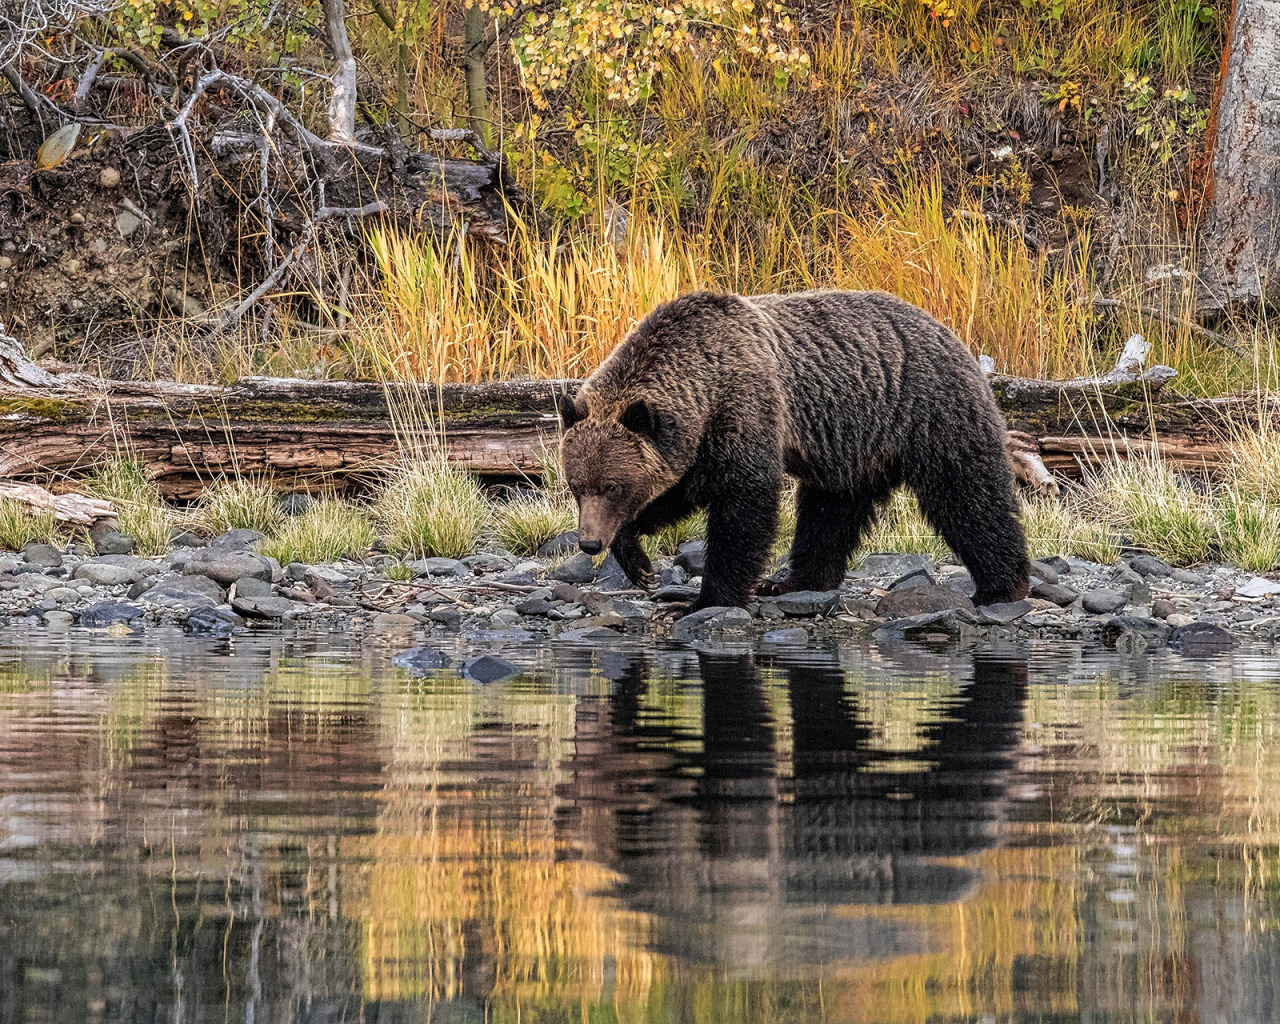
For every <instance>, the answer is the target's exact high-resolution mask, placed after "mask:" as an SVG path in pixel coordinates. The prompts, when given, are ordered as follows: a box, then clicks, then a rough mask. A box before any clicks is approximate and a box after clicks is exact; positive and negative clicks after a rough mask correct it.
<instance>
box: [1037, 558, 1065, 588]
mask: <svg viewBox="0 0 1280 1024" xmlns="http://www.w3.org/2000/svg"><path fill="white" fill-rule="evenodd" d="M1031 564H1032V565H1033V566H1034V565H1037V564H1039V565H1047V566H1048V567H1049V568H1050V569H1052V570H1053V571H1054V572H1056V573H1057V574H1058V575H1059V576H1067V575H1069V574H1070V573H1071V563H1070V562H1068V561H1067V560H1066V559H1065V558H1063V557H1062V556H1061V555H1050V556H1049V557H1048V558H1039V559H1036V561H1035V562H1032V563H1031ZM1040 578H1041V579H1044V577H1043V576H1041V577H1040ZM1045 582H1046V583H1048V582H1049V581H1048V580H1045ZM1054 582H1057V581H1056V580H1055V581H1054Z"/></svg>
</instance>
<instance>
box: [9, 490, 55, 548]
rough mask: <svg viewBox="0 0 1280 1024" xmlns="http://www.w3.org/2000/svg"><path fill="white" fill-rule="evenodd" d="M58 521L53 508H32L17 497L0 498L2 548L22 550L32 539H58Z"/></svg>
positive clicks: (49, 540) (44, 541) (45, 540)
mask: <svg viewBox="0 0 1280 1024" xmlns="http://www.w3.org/2000/svg"><path fill="white" fill-rule="evenodd" d="M57 532H58V521H57V519H55V518H54V515H53V510H52V509H43V508H41V509H36V508H32V507H31V506H30V505H28V504H26V503H25V502H22V501H18V499H17V498H0V550H3V551H21V550H22V549H23V547H24V546H25V545H27V544H30V543H31V542H32V541H40V542H42V543H50V542H52V541H54V540H56V539H57Z"/></svg>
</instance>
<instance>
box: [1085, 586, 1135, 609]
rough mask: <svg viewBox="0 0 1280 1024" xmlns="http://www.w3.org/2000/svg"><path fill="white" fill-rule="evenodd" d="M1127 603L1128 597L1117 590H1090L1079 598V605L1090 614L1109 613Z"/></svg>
mask: <svg viewBox="0 0 1280 1024" xmlns="http://www.w3.org/2000/svg"><path fill="white" fill-rule="evenodd" d="M1126 604H1128V598H1126V597H1125V596H1124V594H1122V593H1120V591H1118V590H1107V589H1101V590H1091V591H1089V593H1087V594H1085V595H1084V597H1082V598H1081V599H1080V606H1081V607H1082V608H1084V610H1085V611H1087V612H1088V613H1089V614H1090V615H1110V614H1112V613H1113V612H1118V611H1119V610H1120V609H1121V608H1123V607H1124V606H1125V605H1126Z"/></svg>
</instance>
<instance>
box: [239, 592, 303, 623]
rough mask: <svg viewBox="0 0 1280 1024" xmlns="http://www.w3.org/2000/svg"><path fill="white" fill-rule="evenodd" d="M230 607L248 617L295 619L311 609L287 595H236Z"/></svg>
mask: <svg viewBox="0 0 1280 1024" xmlns="http://www.w3.org/2000/svg"><path fill="white" fill-rule="evenodd" d="M231 607H232V608H234V609H235V610H236V611H237V612H239V613H240V614H241V615H243V616H244V617H245V618H249V619H297V618H301V617H303V616H304V615H307V614H308V613H309V612H310V610H311V606H310V605H305V604H303V603H302V602H301V601H290V600H289V599H288V598H287V597H236V598H235V599H233V600H232V602H231Z"/></svg>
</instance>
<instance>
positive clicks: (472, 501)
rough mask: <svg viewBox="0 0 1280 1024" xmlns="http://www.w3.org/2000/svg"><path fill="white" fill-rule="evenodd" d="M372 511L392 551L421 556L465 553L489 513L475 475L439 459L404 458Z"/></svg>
mask: <svg viewBox="0 0 1280 1024" xmlns="http://www.w3.org/2000/svg"><path fill="white" fill-rule="evenodd" d="M376 512H377V516H378V520H379V522H380V523H381V525H382V527H383V530H384V531H385V536H386V539H387V544H388V546H390V548H391V549H392V550H393V551H395V552H397V553H399V554H403V555H411V556H414V557H426V558H433V557H443V558H461V557H463V556H464V555H468V554H470V553H471V552H472V551H474V550H475V547H476V544H477V543H479V541H480V536H481V534H482V533H483V532H484V530H485V528H486V527H487V526H488V525H489V514H490V510H489V503H488V502H487V501H486V500H485V497H484V493H483V492H482V491H481V490H480V485H479V484H478V483H476V481H475V478H474V477H472V476H471V475H470V474H469V473H464V472H463V471H461V470H459V469H455V468H454V467H453V466H450V465H449V464H448V463H447V462H445V461H444V460H443V459H439V458H429V459H425V460H423V461H420V462H414V463H410V464H409V465H407V466H405V467H404V468H403V469H401V470H400V472H398V473H397V474H396V475H395V476H394V477H392V478H391V479H390V480H388V481H387V482H386V484H384V485H383V487H382V490H381V491H380V493H379V495H378V500H377V504H376Z"/></svg>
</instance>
